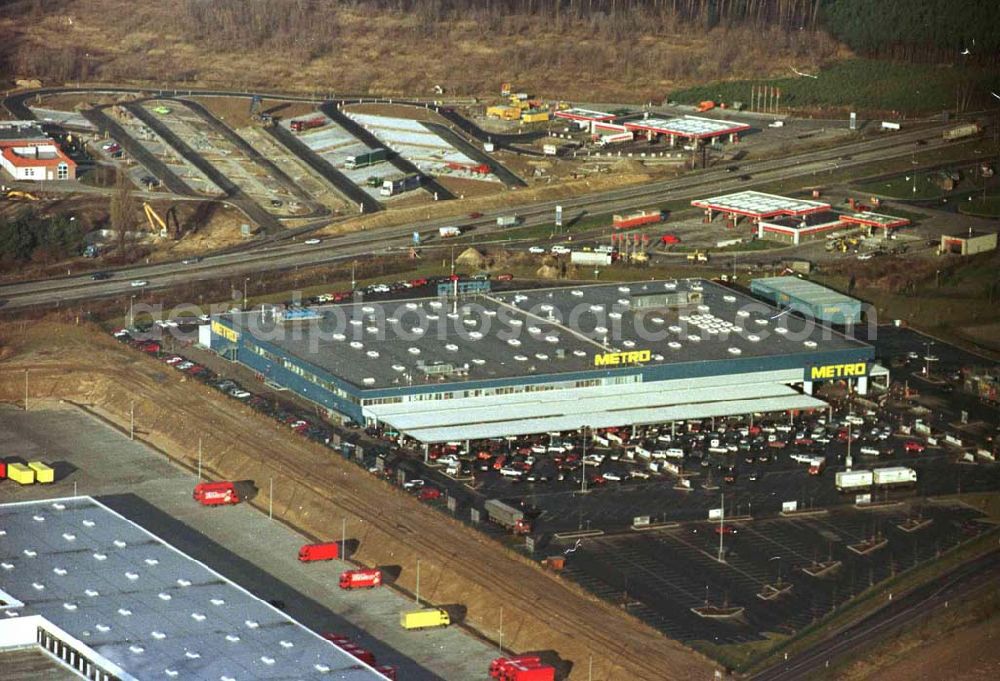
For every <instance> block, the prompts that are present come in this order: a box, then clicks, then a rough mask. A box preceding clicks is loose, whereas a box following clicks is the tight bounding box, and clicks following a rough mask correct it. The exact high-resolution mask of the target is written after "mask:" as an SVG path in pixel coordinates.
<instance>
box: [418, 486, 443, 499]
mask: <svg viewBox="0 0 1000 681" xmlns="http://www.w3.org/2000/svg"><path fill="white" fill-rule="evenodd" d="M417 498H418V499H420V501H434V500H435V499H440V498H441V490H439V489H438V488H436V487H424V488H423V489H421V490H420V494H418V495H417Z"/></svg>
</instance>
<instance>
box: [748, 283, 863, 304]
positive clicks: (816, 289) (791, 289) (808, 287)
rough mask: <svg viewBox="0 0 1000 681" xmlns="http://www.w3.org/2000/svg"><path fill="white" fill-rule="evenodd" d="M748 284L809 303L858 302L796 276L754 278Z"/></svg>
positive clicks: (858, 302)
mask: <svg viewBox="0 0 1000 681" xmlns="http://www.w3.org/2000/svg"><path fill="white" fill-rule="evenodd" d="M750 285H751V286H752V287H753V288H754V290H758V289H766V290H769V291H773V292H775V293H783V294H785V295H788V296H791V297H793V298H796V299H798V300H800V301H802V302H804V303H808V304H810V305H837V304H842V303H850V304H852V305H857V304H860V301H859V300H858V299H857V298H851V297H850V296H845V295H844V294H843V293H840V292H839V291H834V290H833V289H831V288H827V287H826V286H822V285H820V284H817V283H815V282H812V281H809V280H808V279H799V278H798V277H767V278H764V279H754V280H753V281H752V282H751V284H750Z"/></svg>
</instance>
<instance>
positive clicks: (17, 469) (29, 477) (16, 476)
mask: <svg viewBox="0 0 1000 681" xmlns="http://www.w3.org/2000/svg"><path fill="white" fill-rule="evenodd" d="M7 477H8V478H10V479H11V480H13V481H14V482H16V483H17V484H19V485H33V484H34V483H35V471H34V470H33V469H31V468H28V467H27V466H25V465H24V464H23V463H9V464H7Z"/></svg>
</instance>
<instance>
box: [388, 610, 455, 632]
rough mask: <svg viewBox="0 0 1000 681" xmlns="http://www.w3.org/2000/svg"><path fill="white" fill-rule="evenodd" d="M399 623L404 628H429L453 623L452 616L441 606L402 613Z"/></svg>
mask: <svg viewBox="0 0 1000 681" xmlns="http://www.w3.org/2000/svg"><path fill="white" fill-rule="evenodd" d="M399 623H400V625H402V627H403V628H404V629H427V628H429V627H446V626H448V625H449V624H451V618H450V617H448V613H447V612H446V611H444V610H442V609H441V608H427V609H425V610H410V611H409V612H404V613H400V615H399Z"/></svg>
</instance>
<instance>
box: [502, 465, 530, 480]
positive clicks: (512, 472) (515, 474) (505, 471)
mask: <svg viewBox="0 0 1000 681" xmlns="http://www.w3.org/2000/svg"><path fill="white" fill-rule="evenodd" d="M500 475H502V476H504V477H505V478H520V477H521V476H522V475H524V471H522V470H518V469H517V468H511V467H510V466H504V467H503V468H501V469H500Z"/></svg>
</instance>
